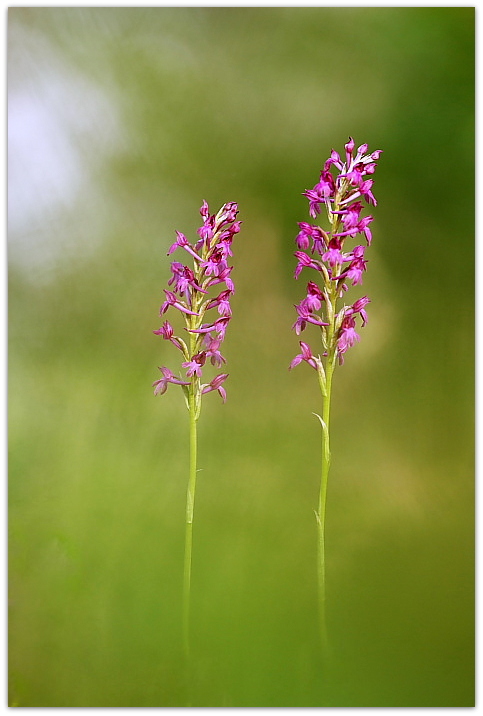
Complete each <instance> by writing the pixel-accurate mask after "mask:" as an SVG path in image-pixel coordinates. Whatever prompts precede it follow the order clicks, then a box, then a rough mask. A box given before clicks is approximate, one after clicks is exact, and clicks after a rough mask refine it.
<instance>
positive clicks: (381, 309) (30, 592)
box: [8, 7, 474, 707]
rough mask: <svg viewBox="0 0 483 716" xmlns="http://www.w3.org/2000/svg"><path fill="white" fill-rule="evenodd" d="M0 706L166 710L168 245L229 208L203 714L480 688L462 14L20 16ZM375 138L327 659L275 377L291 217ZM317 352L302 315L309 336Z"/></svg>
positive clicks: (287, 332) (308, 514) (304, 515)
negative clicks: (6, 672) (362, 322)
mask: <svg viewBox="0 0 483 716" xmlns="http://www.w3.org/2000/svg"><path fill="white" fill-rule="evenodd" d="M8 91H9V314H10V315H9V325H10V328H9V342H10V345H9V351H10V358H9V390H10V401H9V441H10V457H9V469H10V488H9V501H10V510H9V532H10V537H9V540H10V541H9V544H10V557H9V569H10V577H9V588H10V637H9V649H10V656H9V666H10V696H9V698H10V704H13V705H18V706H92V707H94V706H105V707H106V706H180V705H181V706H182V705H185V704H186V703H187V701H186V699H187V698H188V697H187V696H186V693H185V691H184V683H183V667H182V650H181V634H180V620H181V588H182V562H183V548H184V547H183V544H184V510H185V494H186V483H187V470H188V453H187V446H188V424H187V417H188V416H187V412H186V409H185V406H184V403H183V400H182V397H181V393H180V391H179V390H178V389H177V388H175V387H174V386H172V387H171V388H170V389H169V390H168V392H167V394H166V395H165V396H163V397H161V398H154V397H153V394H152V388H151V383H152V382H153V381H154V380H155V379H156V378H157V377H158V370H157V366H158V365H168V366H170V367H171V368H172V369H173V370H176V369H177V368H178V355H177V353H176V351H175V350H174V348H172V346H170V345H168V344H167V343H166V342H163V341H162V340H161V339H160V338H158V337H156V336H154V335H153V334H152V332H151V331H152V330H153V329H156V328H159V325H160V321H159V318H158V310H159V305H160V303H161V301H162V300H163V292H162V289H163V288H164V286H165V285H166V280H167V278H168V277H169V262H170V260H169V259H168V258H167V257H166V250H167V247H168V246H169V245H170V244H171V243H172V241H173V239H174V230H175V229H179V230H181V231H183V232H184V233H186V234H187V235H188V236H189V237H191V238H193V237H194V236H195V230H196V228H197V227H198V226H199V222H200V217H199V214H198V209H199V206H200V205H201V202H202V200H203V199H206V200H207V201H208V202H209V204H210V207H211V208H212V210H217V209H218V208H219V207H220V206H221V204H223V203H224V202H227V201H237V202H238V203H239V205H240V216H239V218H241V219H242V220H243V222H244V223H243V227H242V232H241V233H240V235H239V236H238V237H237V240H236V243H235V244H234V253H235V256H234V259H233V262H234V265H235V268H234V271H233V277H234V280H235V282H236V287H237V292H236V295H235V297H234V300H233V308H234V317H233V321H232V323H231V325H230V331H229V333H228V334H227V339H226V343H225V351H224V353H225V355H226V357H227V359H228V365H227V368H228V372H229V373H230V378H229V381H228V382H227V391H228V401H227V403H226V405H224V406H223V405H222V404H221V401H220V399H219V397H218V396H217V395H216V394H213V395H209V396H206V399H205V401H204V409H203V414H202V417H201V420H200V427H199V440H200V444H199V466H200V467H201V468H202V472H201V473H200V476H199V482H198V489H197V503H196V514H195V530H194V555H193V605H192V615H193V638H192V641H193V682H192V686H191V695H190V696H189V698H190V703H191V705H193V706H215V707H216V706H279V707H280V706H282V707H283V706H471V705H472V704H473V703H474V695H473V686H474V684H473V668H474V654H473V652H474V644H473V627H474V583H473V577H474V575H473V558H474V555H473V540H474V519H473V516H474V506H473V463H474V458H473V452H474V415H473V394H474V378H473V358H474V355H473V347H474V346H473V341H474V335H473V334H474V331H473V322H474V311H473V305H474V296H473V292H474V273H473V265H474V240H473V230H474V188H473V184H474V159H473V157H474V9H473V8H468V7H465V8H457V7H456V8H455V7H445V8H442V7H440V8H428V7H426V8H413V7H411V8H409V7H406V8H404V7H400V8H344V7H339V8H321V7H317V8H310V7H304V8H290V7H288V8H247V7H245V8H243V7H242V8H201V7H200V8H198V7H190V8H159V7H158V8H82V7H81V8H10V10H9V26H8ZM349 135H352V136H353V137H354V138H355V141H356V144H361V143H363V142H368V143H369V147H370V150H374V149H379V148H380V149H383V150H384V154H383V155H382V157H381V160H380V163H379V166H378V170H377V172H376V176H375V179H376V182H375V194H376V197H377V199H378V201H379V204H378V206H377V207H376V208H375V210H374V211H373V212H372V213H373V214H374V216H375V221H374V223H373V227H374V241H373V244H372V247H371V249H370V252H369V258H370V263H369V271H368V273H367V274H366V278H365V283H364V286H363V288H362V291H361V290H359V293H357V292H356V290H354V292H353V294H351V295H354V297H357V296H359V295H361V294H362V293H368V294H369V296H370V297H371V299H372V303H371V305H370V306H369V309H370V311H369V313H370V321H369V324H368V325H367V327H366V328H365V329H364V331H363V335H362V340H361V343H360V344H358V345H357V346H356V347H355V348H353V349H352V350H351V351H350V353H349V354H348V356H347V359H346V362H345V365H344V367H343V369H340V370H338V371H337V373H336V378H335V388H334V400H333V423H332V452H333V461H332V468H331V476H330V484H329V498H328V500H329V501H328V525H327V529H328V536H327V541H328V545H327V550H328V555H327V558H328V575H327V578H328V620H329V631H330V638H331V642H332V650H333V662H332V664H331V667H330V670H329V672H328V673H327V672H325V671H324V669H323V668H322V665H321V664H320V661H319V657H318V645H317V631H316V578H315V560H316V552H315V549H316V542H315V538H316V530H315V518H314V514H313V509H314V508H315V506H316V503H317V495H318V487H319V485H318V482H319V461H320V425H319V424H318V421H317V420H316V419H315V418H314V417H313V415H312V411H318V410H320V395H319V392H318V386H317V381H316V379H315V376H314V374H313V372H312V371H311V370H310V369H309V368H308V367H307V366H306V365H302V366H300V367H299V368H297V369H296V370H294V371H293V372H291V373H289V371H288V370H287V366H288V365H289V363H290V361H291V359H292V357H293V356H294V355H295V353H297V352H298V342H297V337H296V336H295V334H294V333H293V331H291V325H292V323H293V321H294V317H295V312H294V309H293V303H294V302H296V301H298V300H300V298H301V297H302V291H303V286H304V283H303V280H302V282H300V281H299V282H295V281H294V280H293V270H294V267H295V259H294V258H293V251H294V248H295V245H294V237H295V235H296V233H297V221H304V220H305V221H306V220H307V219H308V213H307V212H308V205H307V201H306V199H305V198H304V197H303V196H302V191H304V190H305V189H307V188H311V187H312V186H313V185H314V183H315V182H316V181H317V179H318V172H319V170H320V168H321V167H322V164H323V162H324V160H325V159H326V157H327V156H328V155H329V153H330V150H331V148H332V147H335V148H336V149H338V150H339V151H341V150H343V145H344V143H345V142H346V141H347V137H348V136H349ZM307 338H308V339H309V342H312V344H313V345H315V338H316V333H315V329H314V332H310V331H309V332H308V334H307Z"/></svg>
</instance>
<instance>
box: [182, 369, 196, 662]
mask: <svg viewBox="0 0 483 716" xmlns="http://www.w3.org/2000/svg"><path fill="white" fill-rule="evenodd" d="M189 415H190V472H189V480H188V490H187V494H186V533H185V553H184V581H183V643H184V650H185V655H186V658H187V659H188V658H189V653H190V639H189V635H190V601H191V599H190V597H191V553H192V549H193V513H194V506H195V490H196V461H197V434H196V426H197V415H196V394H195V386H194V380H193V382H192V384H191V386H190V388H189Z"/></svg>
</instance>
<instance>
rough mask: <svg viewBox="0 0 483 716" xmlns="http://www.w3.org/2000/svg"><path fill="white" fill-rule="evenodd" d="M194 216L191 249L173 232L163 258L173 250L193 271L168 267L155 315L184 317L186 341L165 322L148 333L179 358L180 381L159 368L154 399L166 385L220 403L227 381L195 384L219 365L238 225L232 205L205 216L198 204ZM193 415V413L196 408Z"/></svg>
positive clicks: (223, 377)
mask: <svg viewBox="0 0 483 716" xmlns="http://www.w3.org/2000/svg"><path fill="white" fill-rule="evenodd" d="M200 214H201V216H202V218H203V226H201V227H200V228H199V229H198V235H199V239H198V241H196V243H194V244H191V243H190V242H189V241H188V239H187V238H186V236H185V235H184V234H182V233H181V232H180V231H177V232H176V241H175V243H174V244H173V245H172V246H171V247H170V248H169V251H168V256H169V255H170V254H172V253H173V252H174V251H175V250H176V249H178V248H181V249H183V250H184V251H186V252H187V253H188V254H189V255H190V256H191V257H192V259H193V267H192V268H190V267H188V266H185V265H184V264H182V263H180V262H178V261H173V262H172V264H171V277H170V279H169V281H168V286H170V287H171V289H172V290H168V289H165V291H164V293H165V294H166V300H165V301H164V302H163V304H162V306H161V308H160V315H161V316H164V314H165V313H166V312H167V311H168V310H169V309H170V308H175V309H177V310H178V311H179V312H180V313H181V314H182V315H183V317H184V321H185V330H186V331H187V332H188V334H189V340H188V341H187V342H185V341H184V340H183V339H182V338H181V337H180V336H175V335H174V328H173V326H172V325H171V324H170V323H169V321H167V320H166V321H164V323H163V325H162V326H161V328H159V329H158V330H156V331H153V333H155V334H156V335H159V336H162V338H164V340H167V341H170V342H171V343H172V344H173V345H174V346H175V347H176V348H177V349H178V350H179V351H180V352H181V353H182V355H183V358H184V360H183V362H182V364H181V365H182V367H183V368H185V372H186V378H185V379H183V378H179V377H176V376H175V375H174V374H173V373H172V372H171V371H170V370H169V368H166V367H164V366H163V367H160V368H159V370H160V371H161V373H162V377H161V378H160V379H159V380H156V381H155V382H154V383H153V386H154V394H155V395H161V394H163V393H164V392H166V389H167V387H168V384H169V383H174V384H176V385H181V386H183V389H184V391H185V394H186V395H187V396H188V393H189V391H188V388H187V386H191V389H192V391H193V393H194V394H195V395H196V397H197V402H198V403H199V402H200V401H199V398H200V396H201V395H202V394H204V393H209V392H211V391H213V390H216V391H218V393H219V394H220V395H221V397H222V398H223V401H225V399H226V392H225V389H224V387H223V383H224V381H225V380H226V378H227V377H228V375H227V374H226V373H220V374H218V375H217V376H215V378H213V380H211V381H210V382H209V383H202V382H201V378H202V374H203V368H204V366H205V363H206V362H207V361H209V362H210V363H211V364H212V365H213V366H215V367H216V368H220V367H221V366H222V364H223V363H225V358H224V357H223V355H222V354H221V350H220V349H221V344H222V343H223V339H224V338H225V332H226V329H227V326H228V323H229V322H230V319H231V315H232V311H231V307H230V297H231V296H232V294H233V293H234V291H235V288H234V285H233V281H232V280H231V278H230V274H231V271H232V268H233V267H232V266H229V265H228V261H229V257H230V256H232V251H231V244H232V241H233V237H234V236H235V234H237V233H238V232H239V231H240V224H241V222H240V221H236V216H237V214H238V205H237V204H235V203H234V202H230V203H228V204H224V205H223V206H222V208H221V209H220V211H219V212H218V213H217V214H216V215H210V213H209V207H208V204H207V203H206V201H204V202H203V204H202V206H201V209H200ZM222 284H223V285H224V288H223V290H221V292H220V293H219V294H218V295H217V296H215V297H210V296H209V289H211V288H212V287H213V286H218V287H221V286H220V285H222ZM214 308H215V309H216V310H217V314H218V316H217V317H215V316H216V314H215V316H214V317H213V318H211V319H210V320H207V321H205V313H206V312H207V311H208V310H211V309H214ZM198 411H199V408H198Z"/></svg>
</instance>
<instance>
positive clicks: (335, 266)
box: [290, 137, 381, 372]
mask: <svg viewBox="0 0 483 716" xmlns="http://www.w3.org/2000/svg"><path fill="white" fill-rule="evenodd" d="M354 148H355V144H354V140H353V139H352V138H351V137H349V141H348V142H347V144H346V145H345V161H343V159H342V158H341V157H340V155H339V153H338V152H336V151H335V150H332V153H331V155H330V157H329V158H328V159H327V161H326V162H325V165H324V168H323V170H322V172H321V174H320V179H319V181H318V183H317V184H316V185H315V186H314V187H313V189H309V190H307V191H305V192H304V196H306V197H307V199H308V200H309V214H310V216H311V217H312V218H313V219H316V218H317V216H318V214H320V211H321V207H322V206H324V207H325V209H326V211H327V216H328V219H329V224H330V230H329V231H324V230H323V229H322V228H320V227H319V226H317V225H313V224H309V223H306V222H303V221H302V222H300V223H299V229H300V231H299V233H298V235H297V237H296V244H297V248H298V251H296V252H295V257H296V258H297V262H298V263H297V267H296V269H295V278H298V277H299V276H300V274H301V272H302V270H303V269H304V268H312V269H315V270H316V271H317V272H318V273H319V274H320V275H321V284H322V288H321V287H320V286H319V285H318V284H317V283H315V282H314V281H309V282H308V284H307V295H306V297H305V298H304V299H303V300H302V301H301V302H300V303H299V304H298V305H296V306H295V308H296V311H297V320H296V321H295V323H294V325H293V328H294V329H295V332H296V333H297V335H300V333H301V332H302V331H304V330H305V328H306V326H307V324H308V323H311V324H314V325H316V326H320V328H321V332H322V343H323V346H324V349H325V352H324V353H323V356H328V355H336V356H337V358H338V359H339V363H342V362H343V360H344V359H343V356H344V353H346V351H347V350H348V349H349V348H350V347H351V346H353V345H354V343H356V342H357V341H358V340H359V338H360V337H359V334H358V333H357V332H356V316H357V315H358V316H359V317H360V319H361V321H362V325H363V326H364V325H365V323H366V321H367V314H366V311H365V306H366V305H367V304H368V303H369V299H368V298H367V296H363V297H362V298H359V299H358V300H357V301H355V303H354V304H352V305H350V306H347V305H344V306H342V308H340V310H338V308H337V306H336V304H337V300H338V299H340V298H341V297H342V296H343V295H344V293H345V292H346V291H347V290H348V282H351V284H352V286H356V285H360V284H362V275H363V273H364V271H365V270H366V266H367V259H366V258H365V251H366V248H367V246H370V244H371V241H372V233H371V229H370V224H371V222H372V220H373V217H372V216H361V212H362V211H363V209H364V203H363V202H365V203H367V204H371V205H373V206H376V204H377V202H376V199H375V198H374V195H373V193H372V186H373V183H374V182H373V180H372V179H371V176H372V174H374V171H375V169H376V160H377V159H379V156H380V155H381V150H379V149H378V150H376V151H374V152H372V153H368V151H367V149H368V147H367V144H362V145H361V146H360V147H358V148H357V150H356V151H354ZM334 169H335V170H336V172H335V173H334ZM358 235H362V236H363V237H364V239H365V244H366V245H367V246H366V245H364V244H358V245H356V246H354V247H353V248H352V249H351V250H347V249H346V247H345V242H346V240H347V239H348V238H351V239H356V238H357V236H358ZM309 251H310V253H308V252H309ZM300 346H301V353H300V354H299V355H297V356H296V357H295V358H294V360H293V361H292V363H291V366H290V367H291V368H293V367H294V366H296V365H298V363H300V362H301V361H305V362H306V363H308V364H309V365H310V366H311V367H312V368H314V369H315V370H319V372H320V371H322V367H321V365H322V364H321V359H320V356H314V355H313V354H312V351H311V349H310V346H309V345H308V344H307V343H304V342H302V341H301V342H300Z"/></svg>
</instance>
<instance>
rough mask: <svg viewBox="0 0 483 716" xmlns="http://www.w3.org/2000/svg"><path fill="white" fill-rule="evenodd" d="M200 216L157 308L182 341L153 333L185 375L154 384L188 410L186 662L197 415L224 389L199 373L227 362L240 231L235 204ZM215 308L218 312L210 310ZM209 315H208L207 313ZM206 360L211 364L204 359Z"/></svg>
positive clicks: (179, 240) (181, 244) (162, 331)
mask: <svg viewBox="0 0 483 716" xmlns="http://www.w3.org/2000/svg"><path fill="white" fill-rule="evenodd" d="M200 214H201V217H202V219H203V225H202V226H201V227H200V228H199V229H198V236H199V238H198V239H197V240H196V241H195V242H194V243H190V242H189V241H188V239H187V238H186V236H185V235H184V234H182V233H181V232H180V231H177V232H176V241H175V243H174V244H172V245H171V246H170V248H169V250H168V256H169V255H170V254H172V253H174V252H175V251H176V250H178V249H181V250H183V251H184V252H186V253H185V258H189V259H190V261H191V264H192V265H191V267H189V266H185V265H184V264H183V263H181V262H179V261H173V262H172V263H171V277H170V279H169V281H168V286H170V287H171V289H172V290H168V289H164V293H165V295H166V300H165V301H164V302H163V303H162V305H161V308H160V311H159V313H160V316H164V314H165V313H167V312H168V311H171V313H172V312H173V309H176V311H178V313H179V314H181V316H182V317H183V321H184V331H185V333H186V335H184V336H183V337H181V336H176V335H175V334H174V328H173V326H172V325H171V323H170V322H169V321H168V320H165V321H164V323H163V325H162V326H161V328H158V329H157V330H154V331H153V333H155V334H156V335H158V336H161V337H162V338H163V339H164V340H166V341H169V342H170V343H172V344H173V345H174V347H175V348H177V349H178V351H179V352H180V353H181V356H182V362H181V367H182V368H184V370H185V376H184V377H183V376H176V375H175V374H174V373H173V372H172V371H171V370H170V369H169V368H166V367H165V366H162V367H160V368H159V370H160V371H161V374H162V377H161V378H159V379H158V380H156V381H155V382H154V383H153V387H154V394H155V395H162V394H163V393H165V392H166V390H167V389H168V386H169V385H170V384H174V385H180V386H181V389H182V390H183V393H184V397H185V401H186V406H187V408H188V411H189V416H190V419H189V424H190V440H189V444H190V470H189V480H188V492H187V499H186V538H185V558H184V579H183V640H184V647H185V653H186V657H187V658H188V656H189V622H190V595H191V554H192V545H193V514H194V504H195V489H196V471H197V423H198V419H199V417H200V412H201V402H202V396H203V395H205V394H206V393H210V392H213V391H216V392H217V393H219V395H220V397H221V398H222V400H223V402H225V400H226V390H225V388H224V385H223V383H224V382H225V380H226V379H227V377H228V374H227V373H218V374H217V375H215V376H214V377H213V378H211V380H209V381H208V382H203V372H204V370H205V368H206V367H207V365H209V364H210V363H211V365H213V366H215V367H216V368H219V367H220V366H221V365H222V364H223V363H225V362H226V361H225V358H224V356H223V355H222V354H221V344H222V343H223V340H224V338H225V333H226V329H227V326H228V323H229V322H230V320H231V315H232V311H231V306H230V297H231V296H232V295H233V293H234V291H235V287H234V284H233V281H232V280H231V278H230V274H231V271H232V266H229V265H228V259H229V257H230V256H231V255H232V251H231V244H232V241H233V238H234V236H235V235H236V234H237V233H238V232H239V231H240V224H241V222H240V221H236V217H237V214H238V205H237V204H235V202H229V203H228V204H224V205H223V206H222V207H221V209H220V211H219V212H218V213H217V214H212V215H211V214H210V210H209V206H208V204H207V203H206V201H204V202H203V204H202V206H201V209H200ZM218 284H225V289H224V290H222V291H221V292H220V291H219V287H218V290H217V295H216V296H213V295H211V296H210V295H209V294H210V288H211V287H212V286H218ZM212 309H216V312H214V311H212ZM208 311H210V316H209V317H207V318H205V314H206V313H207V312H208ZM207 359H209V360H207Z"/></svg>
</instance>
